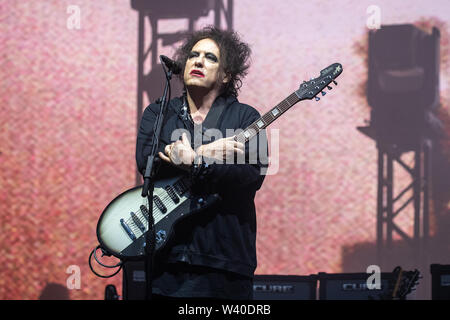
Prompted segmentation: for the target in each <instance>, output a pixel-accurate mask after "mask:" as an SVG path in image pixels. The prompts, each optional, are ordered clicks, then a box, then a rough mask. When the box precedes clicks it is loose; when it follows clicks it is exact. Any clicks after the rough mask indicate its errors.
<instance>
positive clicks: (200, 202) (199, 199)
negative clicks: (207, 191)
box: [197, 198, 205, 205]
mask: <svg viewBox="0 0 450 320" xmlns="http://www.w3.org/2000/svg"><path fill="white" fill-rule="evenodd" d="M197 203H198V204H200V205H202V204H204V203H205V200H203V198H198V200H197Z"/></svg>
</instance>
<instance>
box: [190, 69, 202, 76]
mask: <svg viewBox="0 0 450 320" xmlns="http://www.w3.org/2000/svg"><path fill="white" fill-rule="evenodd" d="M189 74H190V75H192V76H195V77H200V78H204V77H205V75H204V74H203V72H201V71H200V70H196V69H194V70H192V71H191V72H190V73H189Z"/></svg>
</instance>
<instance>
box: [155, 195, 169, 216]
mask: <svg viewBox="0 0 450 320" xmlns="http://www.w3.org/2000/svg"><path fill="white" fill-rule="evenodd" d="M153 202H154V203H155V204H156V207H157V208H158V209H159V210H160V211H161V212H162V213H166V212H167V208H166V206H165V205H164V203H163V202H162V201H161V199H160V198H159V197H158V196H153Z"/></svg>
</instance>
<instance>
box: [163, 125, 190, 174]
mask: <svg viewBox="0 0 450 320" xmlns="http://www.w3.org/2000/svg"><path fill="white" fill-rule="evenodd" d="M158 155H159V157H160V158H161V159H162V160H164V161H166V162H168V163H170V164H173V165H174V166H176V167H178V168H181V169H183V170H189V168H190V167H191V165H192V162H193V161H194V158H195V156H196V155H197V154H196V153H195V151H194V150H193V149H192V148H191V144H190V143H189V140H188V138H187V136H186V133H183V134H182V135H181V140H178V141H175V142H174V143H171V144H168V145H167V146H166V147H165V148H164V153H162V152H159V153H158Z"/></svg>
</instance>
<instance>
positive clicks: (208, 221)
mask: <svg viewBox="0 0 450 320" xmlns="http://www.w3.org/2000/svg"><path fill="white" fill-rule="evenodd" d="M182 101H183V100H182V99H181V98H175V99H173V100H171V101H170V102H169V107H168V109H167V113H166V115H165V117H164V124H163V127H162V130H161V140H160V145H159V148H158V151H161V152H163V150H164V147H165V146H166V145H167V144H170V143H171V142H173V141H171V136H172V133H173V132H174V130H176V129H180V128H181V129H186V130H188V131H189V132H190V134H191V137H193V134H194V125H193V123H192V121H189V120H186V118H184V119H183V114H182ZM220 104H223V105H224V106H225V107H224V109H223V112H222V114H221V116H220V117H219V118H218V121H217V126H216V128H217V129H219V130H220V131H221V132H222V134H223V137H225V136H226V133H227V132H226V131H227V129H245V128H247V127H248V126H249V125H251V124H252V123H253V122H254V121H255V120H257V119H258V118H259V117H260V114H259V113H258V111H256V110H255V109H254V108H253V107H251V106H249V105H246V104H242V103H239V101H238V100H237V99H236V98H234V97H218V98H217V99H216V100H215V102H214V103H213V106H212V108H215V107H216V106H218V105H220ZM159 110H160V106H159V105H158V104H151V105H149V106H148V107H147V108H146V109H145V111H144V114H143V116H142V120H141V123H140V128H139V132H138V136H137V145H136V161H137V166H138V169H139V171H140V172H141V173H142V174H143V173H144V171H145V167H146V161H147V157H148V154H149V153H150V151H151V146H152V138H153V125H154V123H155V119H156V117H157V115H158V114H159ZM210 113H211V112H210ZM210 113H208V116H209V114H210ZM208 116H207V118H206V119H205V121H206V120H207V119H208ZM175 140H177V138H175ZM255 140H257V142H258V143H256V142H255V141H250V143H249V142H247V144H246V148H245V150H246V155H247V157H246V159H247V161H246V162H247V163H245V164H219V163H214V164H211V165H209V166H208V167H207V168H206V169H202V170H201V173H200V174H199V175H196V177H195V180H194V186H195V187H196V190H202V191H203V192H213V193H218V194H219V195H220V197H221V198H222V201H220V202H219V203H218V204H217V205H215V206H214V207H212V208H210V209H207V210H205V211H204V212H201V213H198V214H195V215H192V216H191V217H189V218H186V219H184V220H183V221H182V222H180V223H179V224H177V228H176V229H175V235H176V236H175V239H174V241H173V242H172V245H171V246H170V247H169V248H166V249H165V250H163V252H162V253H160V254H159V256H157V261H156V262H155V263H158V261H160V262H176V261H183V262H187V263H190V264H192V265H200V266H207V267H213V268H217V269H222V270H227V271H231V272H236V273H239V274H242V275H245V276H253V274H254V270H255V268H256V265H257V260H256V211H255V204H254V197H255V193H256V191H257V190H258V189H259V188H260V187H261V185H262V182H263V180H264V172H265V171H264V169H266V168H267V140H266V136H265V132H264V131H262V132H261V133H260V134H259V136H258V137H257V138H255ZM191 144H192V146H194V141H193V139H191ZM259 145H261V148H259V147H258V146H259ZM249 147H250V149H251V150H250V151H249ZM252 147H253V148H252ZM260 150H261V152H262V153H261V154H262V156H260V153H259V151H260ZM249 153H256V155H257V163H255V161H251V162H250V163H248V162H249V161H248V160H249V158H250V157H249ZM250 159H254V158H250ZM183 172H184V171H181V170H178V169H177V168H175V167H173V166H172V165H169V164H167V163H165V162H162V164H161V166H160V168H159V170H158V175H157V179H159V178H167V177H170V176H176V175H179V174H180V173H183ZM158 259H159V260H158Z"/></svg>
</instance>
